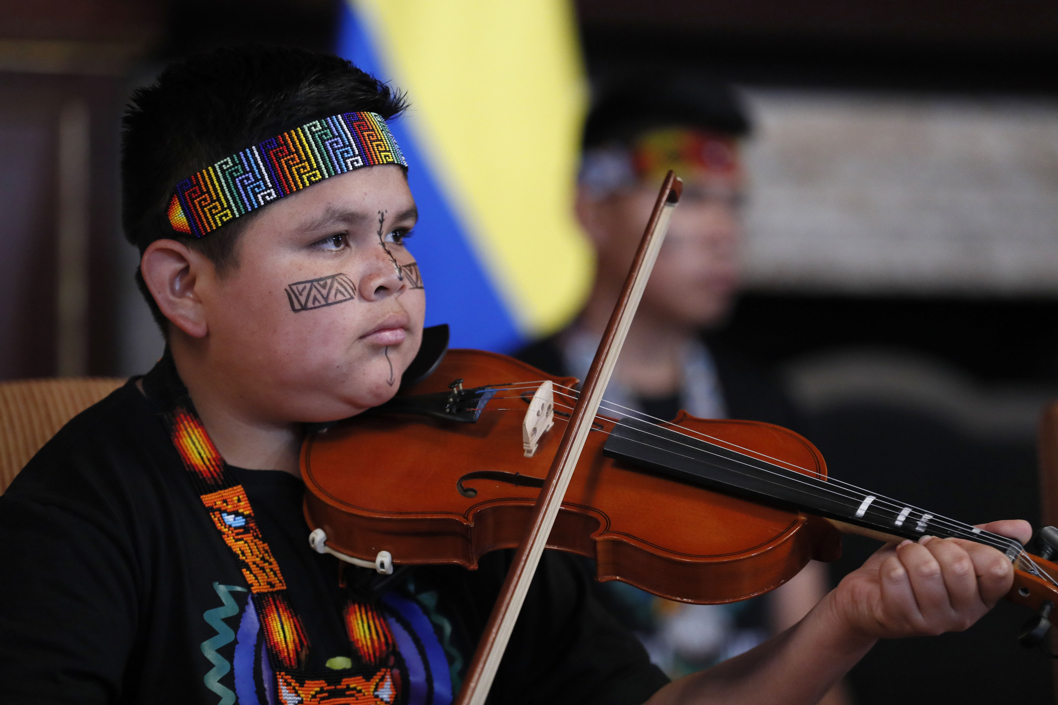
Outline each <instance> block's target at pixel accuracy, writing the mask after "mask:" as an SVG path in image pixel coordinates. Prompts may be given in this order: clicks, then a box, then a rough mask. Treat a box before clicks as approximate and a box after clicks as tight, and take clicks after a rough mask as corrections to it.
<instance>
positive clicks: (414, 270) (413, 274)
mask: <svg viewBox="0 0 1058 705" xmlns="http://www.w3.org/2000/svg"><path fill="white" fill-rule="evenodd" d="M400 268H401V271H402V272H403V274H404V278H405V279H407V280H408V288H409V289H422V288H423V286H422V274H420V273H419V265H418V264H416V263H415V262H412V263H410V264H402V265H401V266H400Z"/></svg>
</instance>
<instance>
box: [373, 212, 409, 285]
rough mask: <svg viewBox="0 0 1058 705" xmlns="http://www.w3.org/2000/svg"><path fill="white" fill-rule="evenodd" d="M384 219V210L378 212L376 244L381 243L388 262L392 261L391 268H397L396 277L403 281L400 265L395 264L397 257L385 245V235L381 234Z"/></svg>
mask: <svg viewBox="0 0 1058 705" xmlns="http://www.w3.org/2000/svg"><path fill="white" fill-rule="evenodd" d="M385 221H386V211H379V212H378V244H380V245H382V249H383V250H385V251H386V254H387V255H389V260H390V262H392V263H393V268H394V269H396V270H397V279H399V280H400V281H404V273H403V272H402V271H401V270H400V265H399V264H397V258H396V257H394V256H393V253H392V252H390V251H389V248H388V247H386V240H385V236H384V235H383V234H382V230H383V227H382V224H383V223H384V222H385Z"/></svg>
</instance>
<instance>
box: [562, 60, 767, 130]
mask: <svg viewBox="0 0 1058 705" xmlns="http://www.w3.org/2000/svg"><path fill="white" fill-rule="evenodd" d="M661 127H695V128H699V129H703V130H709V131H711V132H720V133H723V134H726V135H731V136H733V137H745V136H746V135H748V134H749V132H750V130H751V123H750V119H749V115H748V113H747V112H746V109H745V108H744V107H743V105H742V102H741V101H740V100H739V98H738V95H737V94H736V93H735V91H734V89H733V88H732V87H731V86H730V85H728V84H726V83H721V82H719V81H717V80H715V79H712V78H707V77H702V76H696V75H692V74H687V73H677V74H666V73H659V74H642V75H633V76H627V75H625V76H622V77H621V80H620V82H618V83H614V84H613V85H610V86H608V87H605V88H603V89H602V90H600V91H599V94H598V96H597V98H596V99H595V101H593V103H592V107H591V110H590V111H589V112H588V119H587V120H586V121H585V123H584V133H583V136H582V146H583V148H584V149H591V148H593V147H600V146H603V145H608V144H610V145H612V144H618V145H627V144H629V143H630V142H631V141H632V140H633V139H634V138H636V137H637V136H639V135H641V134H642V133H643V132H646V131H647V130H651V129H654V128H661Z"/></svg>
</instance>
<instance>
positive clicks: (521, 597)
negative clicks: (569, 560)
mask: <svg viewBox="0 0 1058 705" xmlns="http://www.w3.org/2000/svg"><path fill="white" fill-rule="evenodd" d="M682 193H683V182H682V181H680V179H679V178H678V177H677V176H676V174H675V173H674V172H672V171H670V172H669V173H668V175H667V176H666V177H665V182H664V183H663V184H662V186H661V192H660V193H659V194H658V200H657V202H656V203H655V204H654V211H653V212H652V213H651V215H650V220H649V221H648V223H647V228H646V231H645V232H644V233H643V239H642V240H641V241H640V243H639V250H638V251H637V252H636V257H635V260H634V261H633V262H632V268H631V270H630V271H629V272H628V278H627V279H625V283H624V288H623V289H622V290H621V296H620V298H619V299H618V301H617V305H616V306H615V307H614V310H613V313H612V314H611V315H610V321H609V323H608V324H607V325H606V331H605V332H604V333H603V336H602V341H601V342H600V343H599V349H598V350H597V351H596V353H595V359H594V360H593V361H592V363H591V368H590V369H589V370H588V375H587V377H586V378H585V379H584V384H583V386H582V388H581V394H580V397H579V399H578V400H577V403H576V406H575V407H574V409H573V414H572V416H571V417H570V420H569V423H568V424H567V426H566V431H565V433H564V434H563V436H562V442H561V443H560V444H559V447H558V451H557V452H556V454H555V459H554V461H553V462H552V464H551V469H550V470H549V471H548V473H547V478H546V479H545V480H544V486H543V488H542V489H541V490H540V495H539V497H538V498H537V501H536V505H535V507H534V508H533V515H532V519H531V521H530V526H529V530H528V532H527V533H526V538H525V540H523V541H522V543H521V544H520V545H519V546H518V550H517V551H516V552H515V554H514V560H513V562H512V563H511V567H510V569H509V570H508V571H507V577H506V579H505V580H504V582H503V587H502V588H501V589H500V595H499V597H498V598H497V600H496V604H495V605H494V606H493V608H492V614H491V615H490V616H489V621H488V622H487V623H486V625H485V631H484V633H483V635H482V637H481V641H480V642H479V643H478V648H477V651H476V652H475V653H474V659H473V660H472V661H471V662H470V667H469V669H468V671H467V677H466V679H465V680H464V681H463V688H462V689H461V690H460V692H459V697H458V699H457V701H456V702H457V705H483V704H484V702H485V698H486V697H488V694H489V688H490V687H491V686H492V681H493V679H494V678H495V677H496V671H497V670H498V669H499V666H500V660H501V659H502V658H503V653H504V651H505V650H506V648H507V642H508V641H509V640H510V637H511V632H512V631H513V630H514V625H515V622H516V621H517V620H518V614H519V612H521V609H522V603H523V602H524V601H525V595H526V593H527V592H528V591H529V585H530V583H531V582H532V580H533V575H534V574H535V573H536V567H537V565H538V564H539V563H540V558H541V556H542V555H543V553H544V548H545V546H546V545H547V539H548V536H550V534H551V528H552V526H554V523H555V519H556V517H557V516H558V511H559V508H560V507H561V506H562V500H563V498H564V497H565V494H566V488H567V487H568V486H569V483H570V480H571V479H572V478H573V472H574V470H575V469H576V467H577V461H578V460H579V459H580V454H581V451H582V450H583V449H584V443H585V441H586V440H587V438H588V432H589V431H590V430H591V425H592V421H593V420H594V419H595V414H596V413H597V412H598V410H599V405H600V404H601V403H602V395H603V392H605V391H606V385H607V384H608V383H609V381H610V375H611V374H612V373H613V368H614V365H615V364H616V363H617V357H618V355H620V353H621V347H622V346H623V345H624V341H625V337H626V336H627V334H628V328H629V326H630V325H631V324H632V317H633V316H634V315H635V312H636V308H638V307H639V301H640V299H642V297H643V290H644V289H645V288H646V285H647V280H648V278H649V277H650V272H651V270H652V269H653V268H654V262H655V261H656V260H657V257H658V252H659V250H660V249H661V244H662V243H663V242H664V240H665V233H666V232H667V231H668V227H669V220H670V219H671V218H672V213H673V211H674V210H675V208H676V205H677V204H678V203H679V200H680V196H681V194H682Z"/></svg>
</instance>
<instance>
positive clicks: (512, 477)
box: [456, 470, 544, 498]
mask: <svg viewBox="0 0 1058 705" xmlns="http://www.w3.org/2000/svg"><path fill="white" fill-rule="evenodd" d="M464 480H493V481H495V482H503V483H506V484H509V485H514V486H515V487H537V488H539V487H543V486H544V478H542V477H532V476H529V475H523V474H521V473H518V472H515V473H510V472H503V471H500V470H479V471H477V472H468V473H467V474H466V475H463V477H461V478H459V479H458V480H456V489H457V490H459V494H461V495H463V496H464V497H468V498H474V497H477V496H478V491H477V490H476V489H474V488H473V487H467V486H466V485H464V484H463V481H464Z"/></svg>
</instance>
